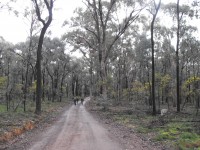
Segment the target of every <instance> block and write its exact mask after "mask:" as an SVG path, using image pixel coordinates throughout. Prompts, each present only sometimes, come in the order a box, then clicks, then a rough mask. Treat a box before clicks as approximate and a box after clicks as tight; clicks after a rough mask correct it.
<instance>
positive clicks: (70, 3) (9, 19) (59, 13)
mask: <svg viewBox="0 0 200 150" xmlns="http://www.w3.org/2000/svg"><path fill="white" fill-rule="evenodd" d="M0 1H2V2H4V1H9V0H0ZM30 1H31V0H26V1H25V0H17V2H16V3H15V7H17V8H18V9H19V10H21V11H23V10H24V8H25V7H26V5H27V3H28V2H30ZM183 1H189V0H183ZM162 2H163V3H166V2H176V0H162ZM81 5H83V4H82V0H56V2H55V5H54V8H55V9H56V11H54V13H53V21H52V24H51V26H50V30H51V31H52V36H53V37H60V36H61V35H62V34H63V33H64V32H66V28H65V29H64V28H62V24H63V22H64V20H66V19H69V18H70V17H72V16H73V11H74V9H75V8H76V7H78V6H81ZM0 20H1V23H0V36H2V37H3V38H4V39H5V40H6V41H8V42H11V43H13V44H16V43H18V42H23V41H25V40H26V38H27V37H28V31H29V26H30V25H28V24H27V22H26V21H25V19H23V18H22V17H16V16H14V15H13V14H11V13H10V14H9V13H8V12H7V13H6V10H0Z"/></svg>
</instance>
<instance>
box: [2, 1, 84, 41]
mask: <svg viewBox="0 0 200 150" xmlns="http://www.w3.org/2000/svg"><path fill="white" fill-rule="evenodd" d="M1 1H2V0H1ZM3 1H9V0H3ZM28 1H29V2H30V0H28ZM28 1H24V0H17V2H16V4H15V6H16V7H17V8H20V10H24V8H25V7H26V5H27V3H26V2H28ZM81 5H82V0H56V2H55V4H54V8H55V9H56V10H55V11H54V14H53V21H52V24H51V26H50V29H51V31H52V36H53V37H55V36H57V37H60V35H62V34H63V32H65V30H66V28H65V30H64V29H63V28H62V24H63V21H64V20H66V19H69V18H70V17H72V15H73V11H74V9H75V8H76V7H78V6H81ZM0 20H1V23H0V36H2V37H3V38H4V39H5V40H6V41H8V42H11V43H13V44H16V43H18V42H23V41H25V40H26V38H27V37H28V30H29V26H30V25H28V24H27V23H26V21H25V19H23V18H22V17H16V16H14V15H13V14H12V13H10V14H9V13H8V12H6V10H0Z"/></svg>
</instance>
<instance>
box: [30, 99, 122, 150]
mask: <svg viewBox="0 0 200 150" xmlns="http://www.w3.org/2000/svg"><path fill="white" fill-rule="evenodd" d="M86 101H87V100H86ZM28 149H29V150H124V148H122V146H121V145H120V144H119V143H118V142H116V141H114V138H112V136H110V134H109V133H108V131H107V130H106V129H105V128H103V127H102V126H101V125H100V124H99V123H98V122H97V121H96V120H95V119H94V118H93V117H92V116H91V115H90V114H89V112H87V111H86V109H85V106H84V105H81V104H78V105H77V106H72V107H70V109H69V110H66V112H65V113H64V114H63V115H62V116H61V118H60V119H59V120H58V121H57V122H56V123H55V124H54V125H53V126H52V127H51V128H50V129H49V130H47V131H45V132H43V133H41V135H38V138H37V140H36V141H35V142H33V145H32V146H31V147H30V148H28Z"/></svg>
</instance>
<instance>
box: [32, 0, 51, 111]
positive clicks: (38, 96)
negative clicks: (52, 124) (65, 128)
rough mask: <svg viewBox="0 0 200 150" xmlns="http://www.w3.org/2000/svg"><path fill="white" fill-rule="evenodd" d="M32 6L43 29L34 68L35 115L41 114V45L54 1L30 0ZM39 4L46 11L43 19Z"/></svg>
mask: <svg viewBox="0 0 200 150" xmlns="http://www.w3.org/2000/svg"><path fill="white" fill-rule="evenodd" d="M32 2H33V4H34V6H35V11H36V14H37V17H38V20H39V21H40V22H41V23H42V25H43V27H42V30H41V32H40V36H39V41H38V48H37V60H36V68H37V86H36V108H35V113H36V114H41V93H42V84H41V80H42V73H41V60H42V45H43V40H44V36H45V33H46V31H47V29H48V27H49V26H50V24H51V22H52V18H53V5H54V0H50V1H48V0H43V1H40V0H32ZM40 3H42V4H43V5H45V7H46V11H47V14H48V15H47V16H46V17H45V18H44V19H43V18H42V14H41V13H42V12H41V8H42V6H40Z"/></svg>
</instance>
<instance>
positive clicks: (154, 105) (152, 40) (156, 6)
mask: <svg viewBox="0 0 200 150" xmlns="http://www.w3.org/2000/svg"><path fill="white" fill-rule="evenodd" d="M152 3H153V8H152V9H151V10H150V13H151V14H152V16H153V18H152V21H151V49H152V54H151V57H152V58H151V61H152V85H151V86H152V87H151V89H152V93H151V96H152V102H153V115H156V100H155V65H154V63H155V62H154V51H155V49H154V46H155V42H154V23H155V20H156V16H157V14H158V11H159V9H160V5H161V0H159V2H158V4H156V1H155V0H152Z"/></svg>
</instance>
